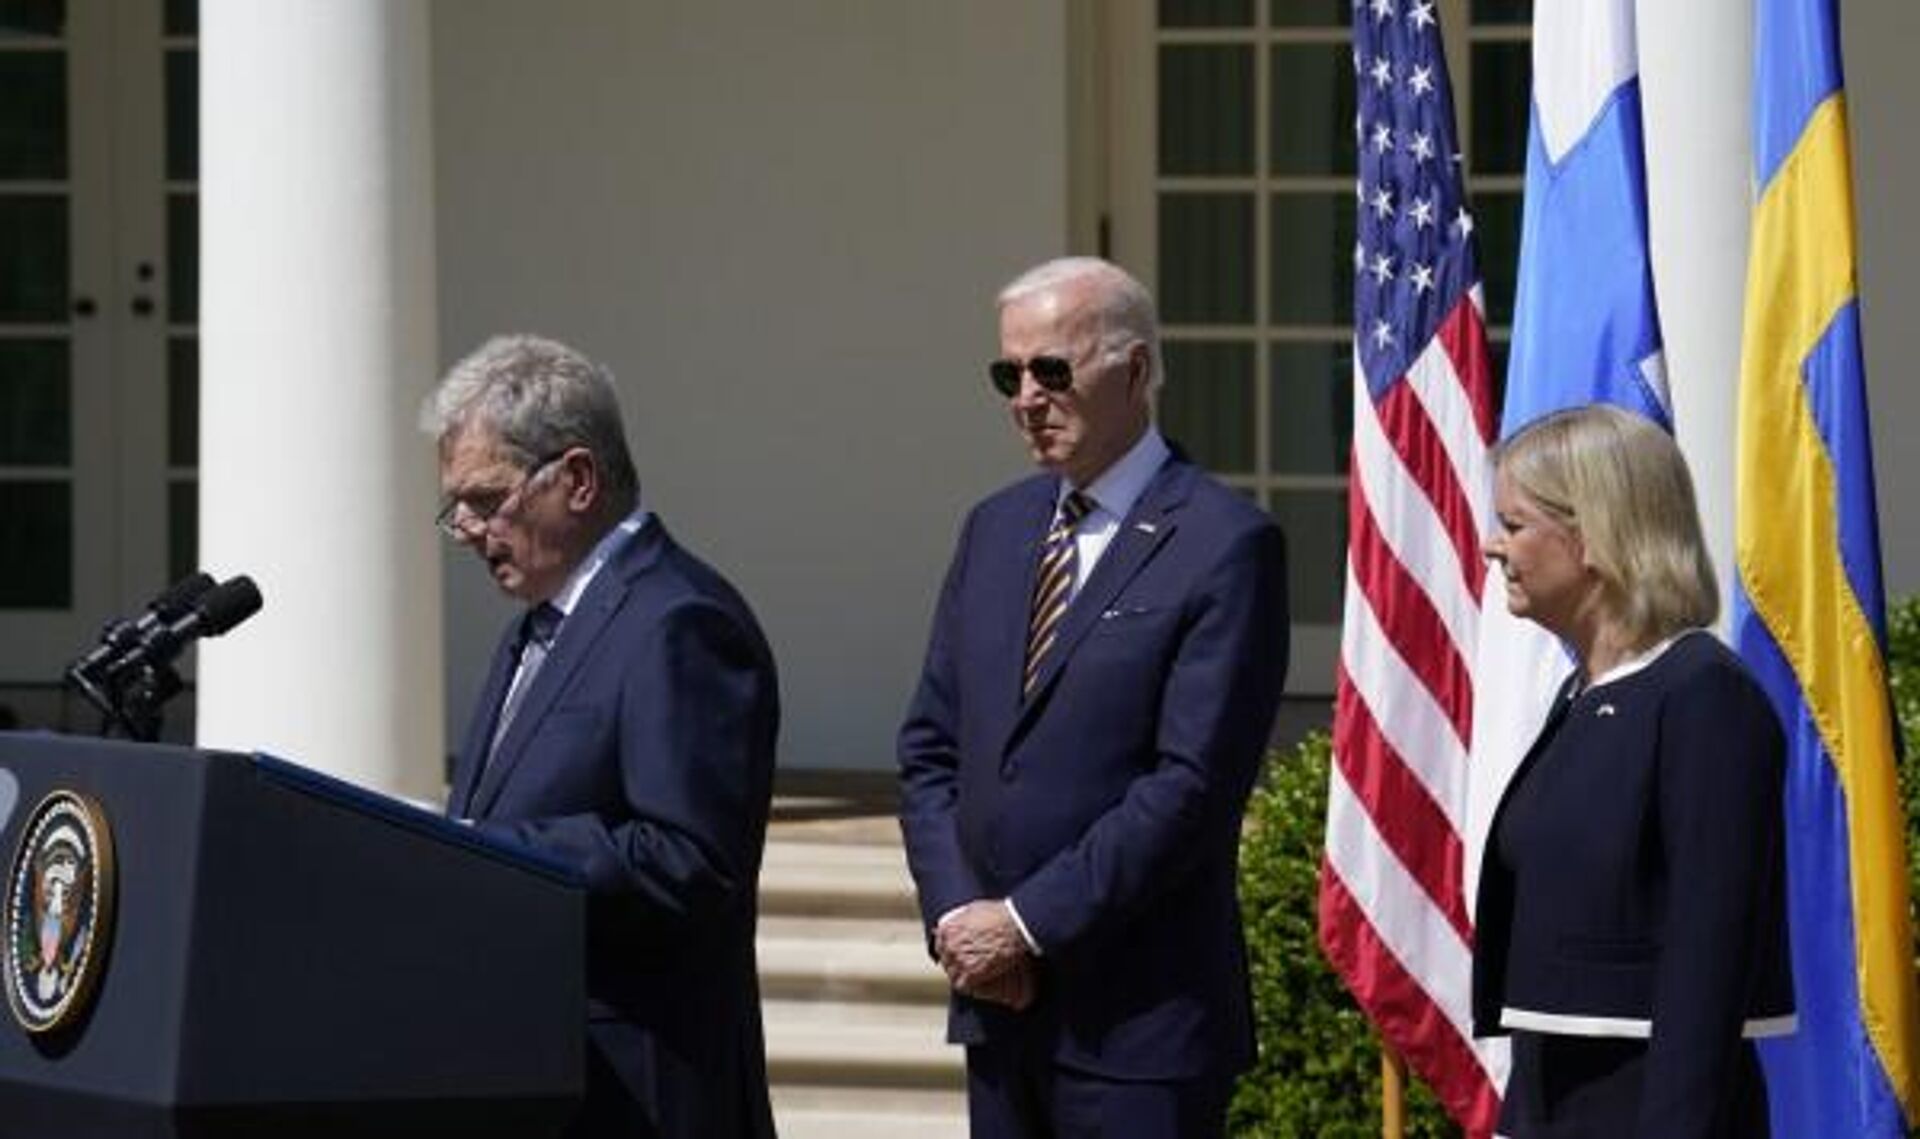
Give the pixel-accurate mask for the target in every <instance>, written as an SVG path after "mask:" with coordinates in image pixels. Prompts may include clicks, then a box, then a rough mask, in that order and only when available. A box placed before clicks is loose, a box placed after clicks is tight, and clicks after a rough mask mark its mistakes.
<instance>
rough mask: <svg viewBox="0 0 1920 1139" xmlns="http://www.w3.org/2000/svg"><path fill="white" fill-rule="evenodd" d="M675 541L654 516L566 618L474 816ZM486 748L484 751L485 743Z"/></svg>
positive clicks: (491, 765)
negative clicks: (633, 592) (642, 577)
mask: <svg viewBox="0 0 1920 1139" xmlns="http://www.w3.org/2000/svg"><path fill="white" fill-rule="evenodd" d="M670 540H671V539H669V538H668V537H667V533H666V530H665V528H664V527H663V526H661V524H660V520H659V519H658V518H650V519H648V521H647V524H646V526H645V527H644V528H643V529H642V530H641V531H640V533H638V534H636V535H634V537H633V538H632V539H631V540H630V541H629V542H628V543H627V544H626V545H625V546H624V547H622V548H621V549H620V550H619V551H617V552H616V553H615V554H614V556H613V558H612V559H611V560H610V561H608V562H607V564H606V565H604V566H602V567H601V569H600V572H599V573H598V574H596V575H594V579H593V582H592V584H590V585H588V586H587V591H586V592H585V593H583V594H581V595H580V600H579V602H578V603H577V604H576V605H574V607H573V612H571V613H569V614H567V619H566V620H565V621H563V622H562V623H561V625H560V633H559V636H557V637H555V638H554V642H553V649H552V650H551V651H550V652H549V653H548V654H547V659H546V661H545V662H544V663H543V664H542V665H541V666H540V671H539V672H538V673H537V674H536V675H535V676H534V678H533V687H531V688H529V689H527V696H526V699H525V701H523V702H522V703H521V705H520V709H519V711H518V712H516V713H514V717H513V723H511V724H509V725H508V726H507V734H506V735H505V736H504V737H502V738H501V740H500V747H499V750H498V751H496V752H495V753H494V756H493V759H492V760H491V761H490V762H488V763H486V765H485V768H486V770H485V772H484V773H483V774H482V775H481V776H480V779H479V784H478V785H477V786H476V787H475V788H474V791H473V802H472V808H473V809H472V810H471V811H470V812H469V813H470V814H471V815H474V816H476V817H477V816H480V815H483V814H485V812H487V811H488V810H490V809H491V808H492V806H493V803H494V801H495V800H496V799H498V798H499V797H500V788H501V787H502V786H503V785H504V784H505V783H506V780H507V777H508V776H509V775H510V774H512V772H513V769H514V768H515V767H517V766H519V764H520V763H521V761H522V760H523V759H525V758H526V753H527V744H528V742H529V741H531V740H532V739H533V737H534V735H535V734H536V733H537V731H538V729H539V726H540V722H541V721H542V720H544V719H546V716H547V713H548V712H549V711H551V710H552V708H553V703H554V701H555V700H556V699H558V698H559V695H560V694H561V693H562V692H565V691H566V690H567V688H568V687H569V686H570V685H571V684H572V682H573V674H574V673H575V672H576V671H578V670H579V668H580V665H581V662H583V661H585V660H586V658H587V655H588V654H589V653H590V652H591V651H592V649H593V643H594V642H595V641H596V640H598V639H599V638H600V634H601V633H602V632H604V631H605V630H606V627H607V623H608V622H609V621H611V620H612V619H613V615H614V614H615V613H617V612H619V610H620V606H621V604H622V603H623V602H624V601H626V598H627V592H628V591H629V590H630V589H631V588H632V586H633V580H634V578H636V577H638V576H639V575H640V574H641V573H643V572H644V571H645V570H646V569H647V568H648V567H649V566H651V565H652V564H653V563H654V561H655V560H657V559H658V558H659V556H660V550H661V548H662V547H663V546H664V545H665V544H666V543H667V542H668V541H670ZM502 691H504V688H503V689H502ZM489 727H491V725H489ZM481 746H482V748H483V749H484V748H485V743H484V742H483V743H482V745H481ZM483 754H484V750H483Z"/></svg>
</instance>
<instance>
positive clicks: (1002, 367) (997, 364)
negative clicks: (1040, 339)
mask: <svg viewBox="0 0 1920 1139" xmlns="http://www.w3.org/2000/svg"><path fill="white" fill-rule="evenodd" d="M1023 372H1031V373H1032V374H1033V382H1034V383H1036V384H1039V385H1040V386H1041V387H1042V388H1044V389H1046V390H1047V391H1050V392H1063V391H1066V390H1067V389H1068V388H1070V387H1072V386H1073V365H1072V364H1071V363H1069V362H1067V361H1066V360H1065V359H1063V358H1062V357H1059V356H1035V357H1034V358H1032V359H1031V360H1028V361H1027V362H1026V363H1025V364H1022V363H1021V362H1020V361H1018V360H995V361H993V362H992V363H990V364H988V365H987V378H988V379H990V380H992V381H993V390H994V391H997V392H999V393H1000V394H1001V395H1003V396H1006V397H1007V398H1008V399H1012V398H1013V397H1014V396H1016V395H1018V394H1020V375H1021V373H1023Z"/></svg>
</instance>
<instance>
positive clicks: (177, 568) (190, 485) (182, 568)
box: [167, 479, 200, 581]
mask: <svg viewBox="0 0 1920 1139" xmlns="http://www.w3.org/2000/svg"><path fill="white" fill-rule="evenodd" d="M199 563H200V484H199V482H198V481H197V480H194V479H178V480H176V481H174V482H171V483H168V484H167V580H168V581H179V580H180V579H181V578H183V577H186V576H187V575H188V574H190V573H192V572H193V571H194V570H196V569H199V568H200V565H199Z"/></svg>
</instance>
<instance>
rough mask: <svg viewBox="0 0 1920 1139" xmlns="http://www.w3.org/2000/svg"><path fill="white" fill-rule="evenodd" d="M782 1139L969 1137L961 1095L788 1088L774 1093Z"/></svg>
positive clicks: (944, 1091)
mask: <svg viewBox="0 0 1920 1139" xmlns="http://www.w3.org/2000/svg"><path fill="white" fill-rule="evenodd" d="M773 1116H774V1121H775V1124H776V1125H777V1126H778V1128H779V1130H780V1139H966V1136H967V1100H966V1095H965V1093H964V1092H962V1091H958V1090H948V1089H939V1090H931V1089H925V1088H914V1089H899V1088H855V1087H833V1086H817V1085H789V1086H780V1087H775V1088H774V1089H773Z"/></svg>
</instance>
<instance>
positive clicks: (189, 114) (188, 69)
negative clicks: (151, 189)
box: [167, 48, 200, 182]
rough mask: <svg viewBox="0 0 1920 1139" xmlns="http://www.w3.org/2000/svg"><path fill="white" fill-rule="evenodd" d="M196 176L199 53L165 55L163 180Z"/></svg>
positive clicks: (182, 51) (186, 51) (186, 179)
mask: <svg viewBox="0 0 1920 1139" xmlns="http://www.w3.org/2000/svg"><path fill="white" fill-rule="evenodd" d="M199 176H200V53H198V52H196V51H193V50H191V49H180V48H175V49H173V50H172V51H169V52H167V177H168V179H170V180H171V181H175V182H191V181H193V180H194V179H195V178H198V177H199Z"/></svg>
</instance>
